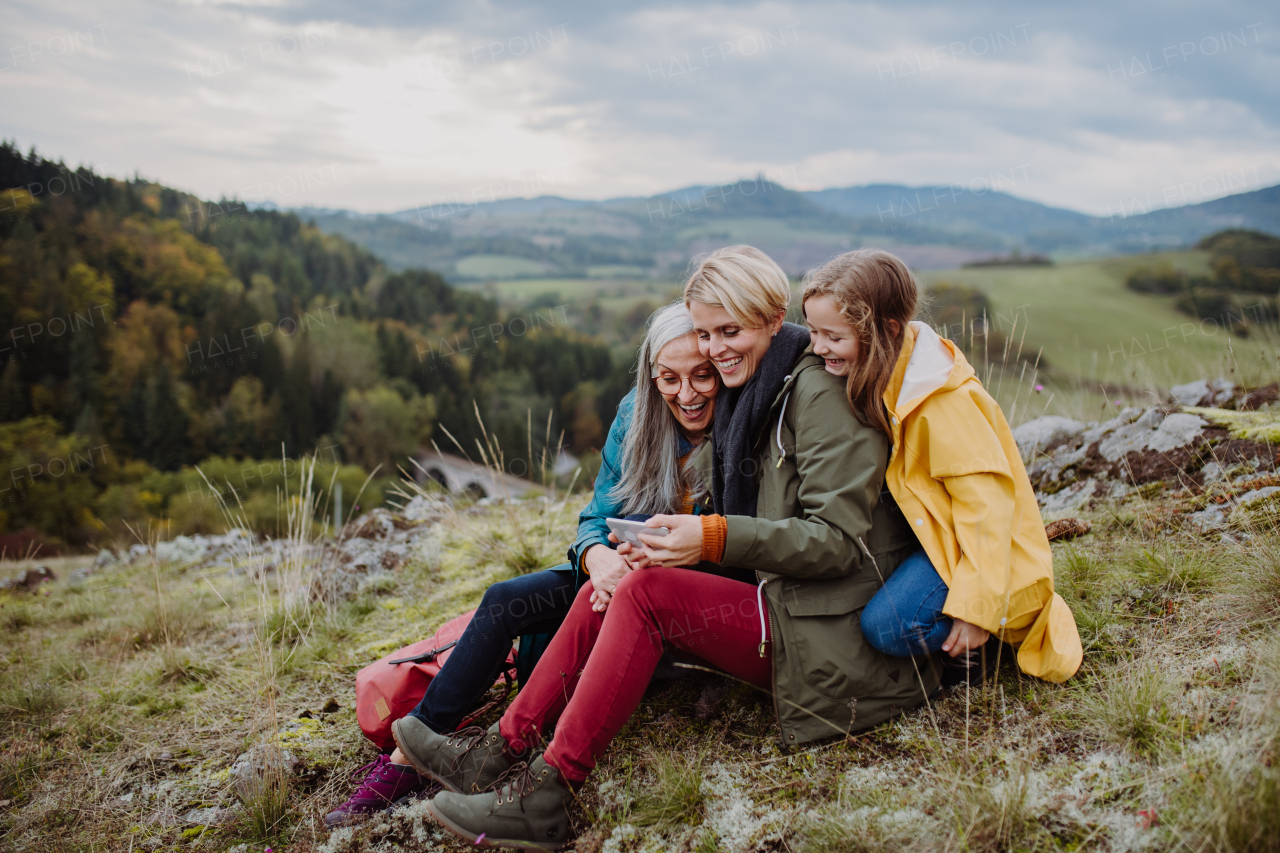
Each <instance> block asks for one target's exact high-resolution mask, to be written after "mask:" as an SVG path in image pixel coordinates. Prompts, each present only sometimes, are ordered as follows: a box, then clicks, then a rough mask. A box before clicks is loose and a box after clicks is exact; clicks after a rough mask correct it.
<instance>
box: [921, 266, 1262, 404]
mask: <svg viewBox="0 0 1280 853" xmlns="http://www.w3.org/2000/svg"><path fill="white" fill-rule="evenodd" d="M1161 264H1168V265H1170V266H1172V267H1174V268H1175V269H1180V270H1183V271H1186V272H1187V273H1190V274H1203V273H1206V272H1207V271H1208V269H1209V267H1208V264H1209V253H1208V252H1201V251H1187V252H1161V253H1152V254H1146V255H1132V256H1127V257H1120V258H1107V259H1102V260H1088V261H1064V262H1061V263H1058V264H1055V265H1054V266H1051V267H1006V268H992V267H981V268H968V269H960V270H946V271H937V272H924V273H921V274H920V277H921V279H922V280H923V281H924V282H926V283H927V284H935V283H937V282H941V281H947V282H953V283H956V284H965V285H970V286H973V287H977V288H979V289H981V290H983V291H984V292H985V293H986V294H987V295H988V296H989V297H990V299H991V301H992V303H993V304H994V306H995V312H996V316H995V323H996V327H997V328H998V329H1001V330H1003V331H1005V332H1010V331H1012V330H1013V328H1014V323H1015V322H1016V323H1017V328H1018V332H1017V337H1018V338H1019V339H1022V334H1023V333H1024V332H1025V335H1026V337H1025V345H1024V349H1029V350H1031V351H1036V350H1038V349H1039V348H1040V347H1043V348H1044V349H1043V351H1044V359H1045V361H1046V363H1047V364H1048V365H1049V366H1050V367H1051V369H1052V372H1053V376H1054V378H1055V379H1057V380H1058V381H1059V382H1060V383H1061V382H1065V381H1067V380H1069V379H1070V378H1072V377H1075V378H1078V379H1079V380H1081V382H1082V383H1084V384H1088V383H1091V382H1099V383H1106V384H1108V385H1119V386H1126V387H1127V388H1130V389H1135V390H1140V391H1148V390H1151V391H1155V390H1159V389H1167V388H1168V387H1169V386H1171V385H1177V384H1180V383H1183V382H1190V381H1192V380H1195V379H1200V378H1212V377H1216V376H1233V375H1234V376H1235V377H1239V378H1240V379H1242V380H1243V381H1245V382H1248V383H1250V384H1265V383H1267V382H1271V381H1274V380H1275V379H1276V368H1277V360H1276V357H1277V354H1278V352H1280V350H1278V349H1277V342H1276V338H1275V337H1274V335H1273V334H1268V333H1267V329H1266V328H1258V327H1254V329H1253V330H1251V331H1253V332H1254V333H1253V334H1250V335H1249V337H1247V338H1244V337H1240V336H1238V335H1231V334H1229V333H1228V330H1227V329H1226V328H1224V325H1223V324H1222V323H1221V322H1218V321H1216V320H1213V319H1205V320H1197V319H1195V318H1193V317H1189V316H1187V315H1186V314H1183V313H1181V312H1179V311H1177V310H1176V309H1175V308H1174V305H1173V303H1174V301H1175V300H1174V297H1172V296H1159V295H1150V294H1143V293H1135V292H1133V291H1131V290H1128V289H1127V288H1126V287H1125V286H1124V280H1125V276H1126V275H1128V274H1129V273H1130V272H1132V271H1133V270H1135V269H1138V268H1141V267H1156V266H1159V265H1161Z"/></svg>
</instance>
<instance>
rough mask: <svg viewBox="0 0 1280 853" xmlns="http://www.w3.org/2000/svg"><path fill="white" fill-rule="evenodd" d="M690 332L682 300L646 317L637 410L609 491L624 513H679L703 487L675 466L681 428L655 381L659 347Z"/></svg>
mask: <svg viewBox="0 0 1280 853" xmlns="http://www.w3.org/2000/svg"><path fill="white" fill-rule="evenodd" d="M692 331H693V318H692V317H690V316H689V309H687V308H685V307H684V305H683V304H682V303H680V302H675V303H672V304H671V305H668V306H666V307H665V308H659V309H658V310H657V311H655V312H653V316H651V317H650V318H649V328H648V330H647V331H646V332H645V336H644V342H643V343H642V344H640V358H639V360H638V362H637V364H636V402H635V409H634V411H633V412H632V414H631V425H630V427H629V428H628V430H627V437H626V439H625V440H624V441H623V443H622V475H621V476H620V477H619V478H618V483H617V485H615V486H614V487H613V491H612V492H611V493H610V496H611V497H612V498H613V499H614V500H619V501H622V506H623V511H624V513H625V514H627V515H630V514H632V513H640V512H644V513H650V514H653V515H658V514H659V513H668V514H669V513H675V512H679V511H680V505H681V502H682V499H683V498H684V495H685V493H686V492H689V493H696V492H697V491H699V490H700V489H701V488H702V484H701V482H700V479H701V478H699V477H698V475H697V474H696V472H695V471H694V470H693V466H692V465H691V464H689V461H688V460H686V462H685V464H684V465H683V466H681V465H680V464H679V447H680V444H679V430H680V424H679V423H677V422H676V419H675V416H674V415H672V414H671V410H670V408H668V406H667V402H666V400H664V399H663V397H662V392H660V391H659V390H658V385H657V383H656V382H654V381H653V368H654V364H655V363H656V362H657V360H658V354H659V353H660V352H662V348H663V347H665V346H666V345H667V344H669V343H671V342H672V341H674V340H675V339H676V338H679V337H682V336H684V335H687V334H689V333H690V332H692Z"/></svg>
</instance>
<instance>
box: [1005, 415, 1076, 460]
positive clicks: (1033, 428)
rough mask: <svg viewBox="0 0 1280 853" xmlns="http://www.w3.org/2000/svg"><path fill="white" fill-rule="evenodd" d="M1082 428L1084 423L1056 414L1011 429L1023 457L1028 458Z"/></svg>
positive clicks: (1073, 435) (1068, 437)
mask: <svg viewBox="0 0 1280 853" xmlns="http://www.w3.org/2000/svg"><path fill="white" fill-rule="evenodd" d="M1084 430H1085V425H1084V424H1083V423H1081V422H1080V421H1076V420H1072V419H1071V418H1063V417H1059V416H1057V415H1045V416H1044V417H1042V418H1036V419H1035V420H1033V421H1027V422H1026V423H1024V424H1021V425H1020V426H1018V428H1017V429H1015V430H1014V431H1013V440H1014V441H1015V442H1017V444H1018V450H1019V452H1021V453H1022V456H1023V458H1024V459H1029V458H1031V457H1032V456H1034V455H1035V454H1036V453H1038V452H1040V451H1043V450H1047V449H1050V448H1052V447H1053V446H1054V445H1057V444H1061V443H1062V442H1063V441H1066V440H1067V439H1071V438H1075V437H1076V436H1077V435H1079V434H1080V433H1082V432H1084Z"/></svg>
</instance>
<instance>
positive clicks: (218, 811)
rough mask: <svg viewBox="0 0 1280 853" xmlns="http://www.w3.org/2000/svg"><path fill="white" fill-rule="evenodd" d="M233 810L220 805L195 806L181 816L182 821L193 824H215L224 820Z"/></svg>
mask: <svg viewBox="0 0 1280 853" xmlns="http://www.w3.org/2000/svg"><path fill="white" fill-rule="evenodd" d="M232 814H234V812H233V811H232V810H231V809H225V808H222V807H221V806H208V807H206V808H195V809H192V810H191V811H189V812H187V813H186V814H184V815H183V816H182V822H183V823H187V824H191V825H193V826H217V825H218V824H220V823H224V822H226V820H227V819H228V818H229V817H231V815H232Z"/></svg>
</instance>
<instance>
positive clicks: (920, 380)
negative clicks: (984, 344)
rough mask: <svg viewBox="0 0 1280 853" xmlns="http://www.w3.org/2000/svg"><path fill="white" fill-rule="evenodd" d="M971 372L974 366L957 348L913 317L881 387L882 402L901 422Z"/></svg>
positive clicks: (967, 376)
mask: <svg viewBox="0 0 1280 853" xmlns="http://www.w3.org/2000/svg"><path fill="white" fill-rule="evenodd" d="M973 375H974V370H973V366H972V365H970V364H969V361H968V360H967V359H966V358H965V357H964V353H962V352H960V349H959V347H957V346H956V345H955V344H953V343H952V342H951V341H949V340H947V339H946V338H941V337H939V336H938V333H937V332H935V331H934V330H933V329H931V328H929V326H927V325H926V324H924V323H921V322H920V321H918V320H913V321H912V322H911V323H909V324H907V331H906V334H905V335H903V340H902V352H900V353H898V363H897V364H895V365H894V368H893V376H892V377H890V379H889V385H888V386H887V387H886V388H885V389H884V404H885V406H886V407H887V408H888V409H889V413H890V414H891V415H893V416H894V417H895V419H896V420H897V421H898V422H899V423H901V421H902V419H903V418H905V417H906V416H907V415H909V414H911V412H913V411H915V410H916V409H917V408H919V406H920V405H921V404H922V403H923V402H924V401H925V400H927V399H928V398H929V397H931V396H933V395H934V394H937V393H939V392H942V391H950V390H952V389H954V388H958V387H959V386H960V385H961V383H963V382H965V381H966V380H968V379H969V378H970V377H971V376H973Z"/></svg>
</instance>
